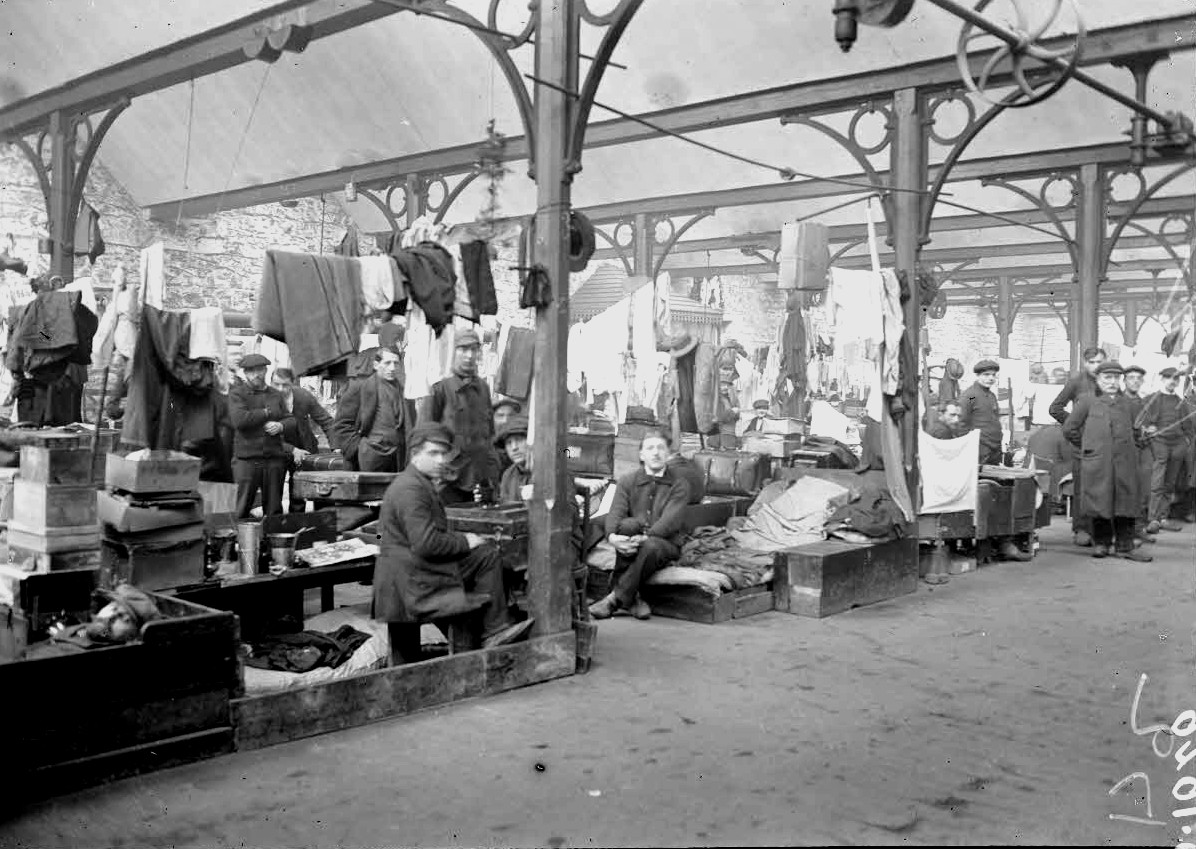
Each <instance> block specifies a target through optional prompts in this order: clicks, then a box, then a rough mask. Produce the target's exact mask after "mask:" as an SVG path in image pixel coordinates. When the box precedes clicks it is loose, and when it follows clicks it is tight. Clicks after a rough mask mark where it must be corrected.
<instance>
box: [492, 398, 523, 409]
mask: <svg viewBox="0 0 1196 849" xmlns="http://www.w3.org/2000/svg"><path fill="white" fill-rule="evenodd" d="M499 407H510V408H511V411H512V412H514V413H518V412H520V411H522V410H523V405H522V404H520V403H519V402H518V401H516V400H515V399H514V398H507V397H506V396H505V395H495V396H494V400H492V401H491V402H490V409H491V410H497V409H498V408H499Z"/></svg>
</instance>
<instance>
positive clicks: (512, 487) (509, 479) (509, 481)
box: [494, 415, 532, 504]
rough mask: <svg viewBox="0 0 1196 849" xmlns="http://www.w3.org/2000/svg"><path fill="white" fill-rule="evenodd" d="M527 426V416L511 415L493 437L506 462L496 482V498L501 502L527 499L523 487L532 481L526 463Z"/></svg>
mask: <svg viewBox="0 0 1196 849" xmlns="http://www.w3.org/2000/svg"><path fill="white" fill-rule="evenodd" d="M527 426H528V421H527V416H523V415H519V416H512V417H511V419H510V420H509V421H507V422H506V423H505V424H504V425H503V427H502V430H500V431H499V432H498V436H496V437H494V447H495V448H497V449H498V450H500V451H502V452H503V456H505V457H506V458H507V462H508V466H507V469H506V471H504V472H503V473H502V480H501V481H500V482H499V484H498V500H499V502H500V503H502V504H508V503H510V502H512V501H526V500H527V496H525V494H524V487H526V486H530V485H531V482H532V470H531V467H530V466H529V464H528V460H529V459H530V457H529V456H528V452H527Z"/></svg>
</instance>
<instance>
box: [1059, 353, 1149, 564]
mask: <svg viewBox="0 0 1196 849" xmlns="http://www.w3.org/2000/svg"><path fill="white" fill-rule="evenodd" d="M1122 371H1123V369H1122V368H1121V365H1120V364H1119V363H1118V362H1117V361H1116V360H1109V361H1107V362H1104V363H1101V364H1100V365H1099V366H1098V367H1097V369H1096V380H1097V384H1098V388H1099V389H1100V394H1099V395H1084V396H1081V397H1080V398H1079V399H1077V400H1076V401H1075V404H1074V406H1073V407H1072V411H1071V413H1070V414H1069V415H1068V417H1067V421H1065V422H1064V423H1063V435H1064V436H1065V437H1067V439H1068V441H1069V442H1071V444H1072V445H1074V446H1076V447H1077V448H1079V449H1080V463H1081V475H1080V486H1079V489H1078V491H1077V493H1076V495H1077V499H1078V504H1079V510H1080V512H1082V513H1084V515H1086V516H1088V517H1089V518H1090V520H1091V524H1092V540H1093V546H1094V548H1093V552H1092V556H1093V557H1108V556H1109V553H1110V549H1112V550H1113V551H1114V552H1115V553H1116V554H1117V556H1118V557H1123V558H1125V559H1126V560H1136V561H1138V562H1142V563H1149V562H1150V561H1151V560H1152V559H1153V558H1151V556H1150V555H1149V554H1143V553H1142V552H1141V551H1136V550H1135V549H1134V522H1135V519H1136V518H1137V516H1138V512H1139V509H1140V508H1139V501H1138V483H1139V482H1138V445H1137V437H1138V433H1137V429H1136V428H1135V427H1134V415H1133V409H1132V406H1131V403H1130V401H1129V399H1128V398H1126V397H1125V395H1124V394H1123V393H1122V392H1121V375H1122Z"/></svg>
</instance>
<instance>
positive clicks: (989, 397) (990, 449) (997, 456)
mask: <svg viewBox="0 0 1196 849" xmlns="http://www.w3.org/2000/svg"><path fill="white" fill-rule="evenodd" d="M1000 368H1001V367H1000V366H999V365H997V364H996V363H995V362H994V361H992V360H981V361H980V362H978V363H976V365H975V366H973V367H972V371H973V372H975V373H976V382H975V383H973V384H972V385H971V386H970V387H969V388H968V389H967V390H966V391H964V393H963V394H962V395H960V396H959V431H960V433H970V432H971V431H973V430H978V431H980V463H981V464H982V465H989V466H999V465H1000V464H1001V440H1002V431H1001V408H1000V406H999V405H998V404H997V396H996V394H995V393H994V392H993V387H994V386H996V385H997V372H998V371H999V370H1000Z"/></svg>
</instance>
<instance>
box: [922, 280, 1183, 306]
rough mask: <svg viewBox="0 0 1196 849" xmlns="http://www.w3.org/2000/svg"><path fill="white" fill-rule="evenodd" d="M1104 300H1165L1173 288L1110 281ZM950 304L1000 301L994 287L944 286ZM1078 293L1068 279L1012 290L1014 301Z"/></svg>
mask: <svg viewBox="0 0 1196 849" xmlns="http://www.w3.org/2000/svg"><path fill="white" fill-rule="evenodd" d="M1100 288H1101V298H1102V299H1103V298H1104V296H1105V295H1107V294H1116V293H1125V292H1134V290H1141V291H1137V292H1136V294H1140V295H1149V294H1153V293H1154V291H1155V290H1156V288H1157V290H1158V292H1159V295H1160V297H1165V296H1166V295H1167V293H1168V291H1170V288H1171V287H1170V286H1168V285H1160V284H1159V283H1156V281H1155V280H1154V279H1152V278H1150V277H1138V278H1135V279H1132V280H1107V281H1105V282H1104V283H1102V284H1101V287H1100ZM939 291H940V292H942V293H943V294H944V295H946V296H947V298H948V299H949V300H952V299H954V300H959V299H965V298H974V299H976V300H977V301H978V302H981V301H983V300H984V299H985V298H993V299H995V298H996V297H997V286H996V284H995V283H993V284H992V285H991V286H983V285H980V286H944V287H943V288H941V289H939ZM1073 291H1075V283H1074V282H1073V281H1072V280H1071V279H1070V278H1069V279H1065V280H1056V281H1053V282H1046V283H1024V282H1023V283H1015V284H1014V286H1013V293H1014V296H1015V297H1018V298H1020V297H1035V296H1038V295H1054V296H1056V297H1070V296H1071V293H1072V292H1073Z"/></svg>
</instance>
